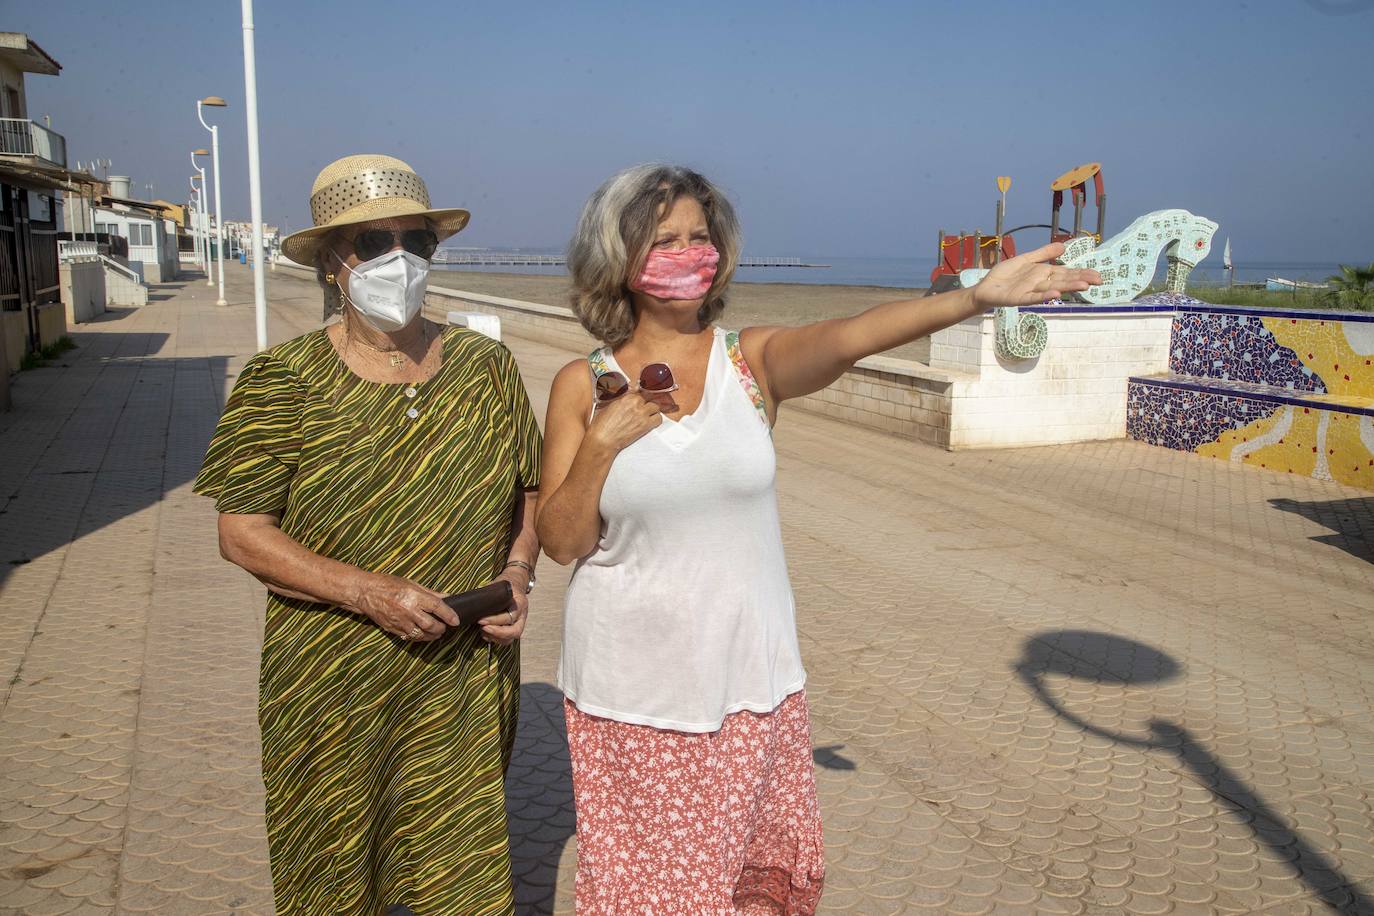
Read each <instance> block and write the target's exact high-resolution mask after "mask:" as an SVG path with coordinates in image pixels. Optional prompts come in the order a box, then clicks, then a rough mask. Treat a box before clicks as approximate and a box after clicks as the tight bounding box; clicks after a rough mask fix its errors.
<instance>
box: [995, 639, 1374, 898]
mask: <svg viewBox="0 0 1374 916" xmlns="http://www.w3.org/2000/svg"><path fill="white" fill-rule="evenodd" d="M1070 642H1071V643H1072V644H1073V647H1074V648H1073V651H1072V655H1070V654H1069V652H1067V651H1066V650H1064V649H1061V648H1057V644H1063V643H1070ZM1073 661H1079V662H1082V661H1086V662H1088V663H1089V664H1091V665H1094V666H1096V667H1097V668H1098V669H1100V670H1099V671H1098V672H1097V673H1096V674H1095V676H1096V678H1097V679H1098V681H1099V682H1102V683H1109V684H1120V685H1126V684H1132V685H1141V684H1151V683H1162V682H1165V681H1169V680H1172V679H1173V678H1175V677H1177V676H1178V675H1179V674H1180V673H1181V672H1182V667H1181V666H1180V665H1179V664H1178V662H1176V661H1175V660H1174V659H1172V658H1171V657H1169V656H1168V655H1165V654H1164V653H1162V652H1159V651H1158V650H1156V649H1152V648H1150V647H1149V646H1146V645H1144V644H1143V643H1138V642H1135V641H1134V640H1130V639H1125V638H1123V637H1120V636H1113V635H1111V634H1108V633H1095V632H1092V631H1080V630H1061V631H1055V632H1050V633H1042V634H1039V635H1037V636H1035V637H1033V638H1031V639H1029V640H1027V641H1026V643H1025V645H1024V646H1023V647H1022V653H1021V658H1020V660H1019V661H1018V662H1017V664H1016V668H1015V670H1016V674H1017V677H1018V678H1020V680H1021V682H1022V683H1024V684H1025V685H1026V687H1027V688H1028V689H1029V690H1030V691H1031V693H1033V694H1034V695H1035V696H1036V698H1037V699H1039V700H1040V702H1042V703H1044V704H1045V706H1046V707H1048V708H1049V709H1050V710H1052V711H1053V712H1054V713H1055V715H1057V716H1059V717H1061V718H1062V719H1064V720H1065V721H1067V722H1069V723H1070V724H1072V725H1074V726H1075V727H1077V728H1080V729H1082V730H1083V731H1085V732H1088V733H1089V734H1092V735H1097V736H1098V737H1100V738H1105V739H1106V740H1108V741H1112V742H1114V743H1117V744H1123V745H1126V746H1127V747H1133V748H1136V749H1138V750H1142V751H1166V752H1168V753H1170V754H1172V755H1173V756H1175V757H1176V758H1178V760H1179V762H1180V763H1181V764H1183V766H1184V767H1185V768H1186V769H1187V771H1188V772H1189V773H1191V774H1192V776H1193V778H1194V779H1196V780H1197V782H1199V783H1200V784H1202V785H1203V786H1205V787H1206V788H1207V789H1208V790H1209V791H1210V792H1211V793H1212V795H1213V796H1215V797H1216V798H1217V800H1218V801H1220V802H1221V803H1222V804H1223V805H1224V806H1226V807H1227V808H1229V809H1230V810H1231V811H1232V812H1234V813H1236V814H1241V815H1244V817H1245V820H1246V822H1247V824H1248V825H1249V826H1250V827H1251V830H1252V832H1253V834H1254V837H1255V840H1256V841H1257V842H1259V843H1260V844H1262V845H1264V846H1266V847H1268V848H1269V849H1271V850H1272V851H1273V852H1274V853H1275V854H1276V855H1278V856H1280V857H1281V858H1284V859H1287V860H1290V861H1292V863H1293V865H1294V866H1295V868H1296V869H1297V872H1298V877H1299V878H1300V880H1302V882H1303V883H1304V884H1306V885H1307V887H1308V888H1309V889H1310V890H1311V891H1312V893H1313V894H1315V895H1316V896H1317V897H1318V898H1320V899H1321V901H1322V902H1323V903H1324V904H1325V905H1326V906H1327V907H1329V908H1330V909H1331V910H1332V911H1333V912H1339V913H1345V914H1351V916H1354V914H1374V900H1371V899H1370V898H1369V897H1368V896H1367V895H1365V894H1363V893H1361V892H1360V891H1359V890H1358V889H1357V888H1356V887H1355V886H1354V885H1355V879H1353V878H1351V877H1350V876H1349V875H1345V874H1344V873H1342V872H1341V870H1340V867H1339V865H1338V864H1337V863H1336V862H1334V861H1332V860H1331V859H1330V857H1328V856H1327V855H1326V854H1324V853H1323V852H1322V851H1321V850H1319V849H1316V848H1315V847H1314V846H1312V844H1311V843H1309V842H1307V841H1306V840H1305V839H1303V838H1302V837H1301V836H1300V835H1298V833H1296V832H1295V831H1293V830H1292V829H1290V828H1289V827H1287V826H1286V825H1285V824H1284V822H1283V820H1282V819H1281V818H1280V816H1279V814H1278V813H1277V812H1276V811H1274V810H1273V809H1272V808H1270V807H1269V805H1268V804H1267V803H1266V802H1265V801H1264V799H1262V798H1260V796H1259V795H1258V794H1257V793H1256V792H1255V790H1254V789H1252V788H1251V787H1250V786H1248V785H1246V783H1245V781H1244V780H1243V779H1241V778H1240V776H1239V775H1238V774H1236V773H1235V772H1233V771H1232V770H1231V769H1230V768H1229V767H1228V766H1226V764H1225V763H1223V762H1222V761H1221V760H1219V759H1217V757H1216V756H1215V755H1214V754H1212V753H1211V752H1210V751H1209V750H1208V749H1207V748H1206V747H1204V746H1203V745H1202V743H1201V742H1200V741H1198V740H1197V738H1196V737H1194V736H1193V734H1192V733H1191V732H1189V731H1188V729H1187V728H1185V727H1183V726H1182V725H1178V724H1175V723H1173V722H1168V721H1165V720H1162V719H1151V720H1149V721H1148V722H1147V723H1146V729H1147V731H1146V734H1144V735H1132V734H1127V733H1124V732H1115V731H1111V730H1109V729H1105V728H1101V727H1099V726H1097V725H1094V724H1093V723H1091V722H1089V721H1087V720H1086V719H1084V718H1082V717H1081V716H1079V715H1077V714H1075V713H1074V712H1072V711H1070V710H1068V709H1066V708H1064V706H1063V705H1061V704H1060V703H1059V701H1058V700H1057V699H1055V697H1054V696H1053V695H1052V694H1051V693H1050V692H1049V690H1048V689H1047V688H1046V686H1045V684H1044V682H1043V680H1042V678H1043V676H1044V675H1046V674H1060V675H1068V676H1071V677H1073V676H1078V677H1081V676H1082V673H1083V672H1082V669H1081V668H1079V667H1076V666H1074V665H1073V664H1071V662H1073Z"/></svg>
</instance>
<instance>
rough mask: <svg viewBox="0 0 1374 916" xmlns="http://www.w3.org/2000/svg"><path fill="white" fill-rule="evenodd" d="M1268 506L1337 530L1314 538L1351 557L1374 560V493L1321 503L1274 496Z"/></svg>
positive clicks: (1370, 561)
mask: <svg viewBox="0 0 1374 916" xmlns="http://www.w3.org/2000/svg"><path fill="white" fill-rule="evenodd" d="M1269 505H1271V506H1273V507H1274V508H1275V509H1279V510H1282V511H1284V512H1292V513H1294V514H1295V515H1301V516H1302V517H1303V518H1305V519H1309V520H1310V521H1314V522H1316V523H1317V524H1319V525H1325V526H1326V527H1327V528H1330V529H1331V530H1332V531H1334V532H1335V534H1323V535H1319V536H1317V537H1314V538H1312V540H1314V541H1316V542H1318V543H1320V544H1330V545H1331V546H1332V547H1337V548H1340V549H1341V550H1344V551H1345V552H1346V553H1348V554H1350V555H1351V556H1352V557H1358V558H1359V559H1361V560H1364V561H1365V562H1367V563H1374V496H1362V497H1359V498H1357V499H1332V500H1325V501H1320V502H1299V501H1298V500H1296V499H1287V498H1283V499H1271V500H1269Z"/></svg>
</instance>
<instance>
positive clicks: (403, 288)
mask: <svg viewBox="0 0 1374 916" xmlns="http://www.w3.org/2000/svg"><path fill="white" fill-rule="evenodd" d="M344 268H345V269H346V270H347V271H348V273H349V277H348V300H349V301H350V302H352V303H353V307H354V308H355V309H357V310H358V314H359V315H361V316H362V317H363V319H364V320H366V321H367V323H368V324H370V325H372V326H373V327H374V328H376V329H377V330H379V331H382V332H384V333H389V332H391V331H399V330H400V329H401V328H403V327H405V326H406V325H408V324H410V323H411V322H412V321H414V320H415V316H416V315H418V314H420V310H421V309H422V308H424V305H425V287H426V286H427V285H428V283H429V262H428V261H426V260H425V259H424V258H422V257H420V256H419V255H414V254H411V253H410V252H409V251H406V250H404V249H401V248H397V249H396V250H395V251H388V252H387V253H386V254H384V255H381V256H380V257H376V258H373V259H372V260H371V261H364V262H363V263H361V264H359V265H358V266H357V267H349V266H348V265H347V264H345V265H344Z"/></svg>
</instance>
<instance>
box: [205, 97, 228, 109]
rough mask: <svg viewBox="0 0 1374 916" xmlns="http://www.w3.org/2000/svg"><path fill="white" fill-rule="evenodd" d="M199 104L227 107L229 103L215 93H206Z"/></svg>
mask: <svg viewBox="0 0 1374 916" xmlns="http://www.w3.org/2000/svg"><path fill="white" fill-rule="evenodd" d="M200 104H202V105H209V106H210V107H211V108H227V107H229V103H228V102H226V101H224V99H222V98H220V97H219V96H217V95H207V96H206V97H205V98H203V99H201V100H200Z"/></svg>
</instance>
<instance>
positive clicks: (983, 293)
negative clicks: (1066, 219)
mask: <svg viewBox="0 0 1374 916" xmlns="http://www.w3.org/2000/svg"><path fill="white" fill-rule="evenodd" d="M1063 253H1064V246H1063V245H1062V244H1060V243H1059V242H1055V243H1054V244H1052V245H1046V246H1045V247H1043V248H1037V249H1036V250H1035V251H1028V252H1026V253H1025V254H1021V255H1017V256H1016V257H1014V258H1008V259H1007V260H1005V261H1003V262H1001V263H1000V264H998V265H997V266H996V267H994V268H992V270H990V271H988V275H987V276H986V277H984V278H983V279H982V280H980V281H979V282H978V283H977V285H975V286H974V287H972V289H971V292H972V294H973V302H974V305H976V306H977V307H978V310H979V311H980V312H985V311H987V310H988V309H994V308H1001V307H1003V306H1010V305H1017V306H1019V305H1038V304H1040V303H1041V302H1045V301H1046V300H1048V299H1059V298H1062V297H1063V295H1064V294H1065V293H1077V292H1082V291H1083V290H1085V289H1087V288H1088V287H1089V286H1097V285H1098V284H1100V283H1101V282H1102V276H1101V275H1100V274H1098V272H1097V271H1095V270H1079V269H1076V268H1069V267H1061V266H1060V265H1058V264H1051V263H1050V261H1053V260H1054V259H1055V258H1057V257H1059V256H1060V255H1061V254H1063Z"/></svg>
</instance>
